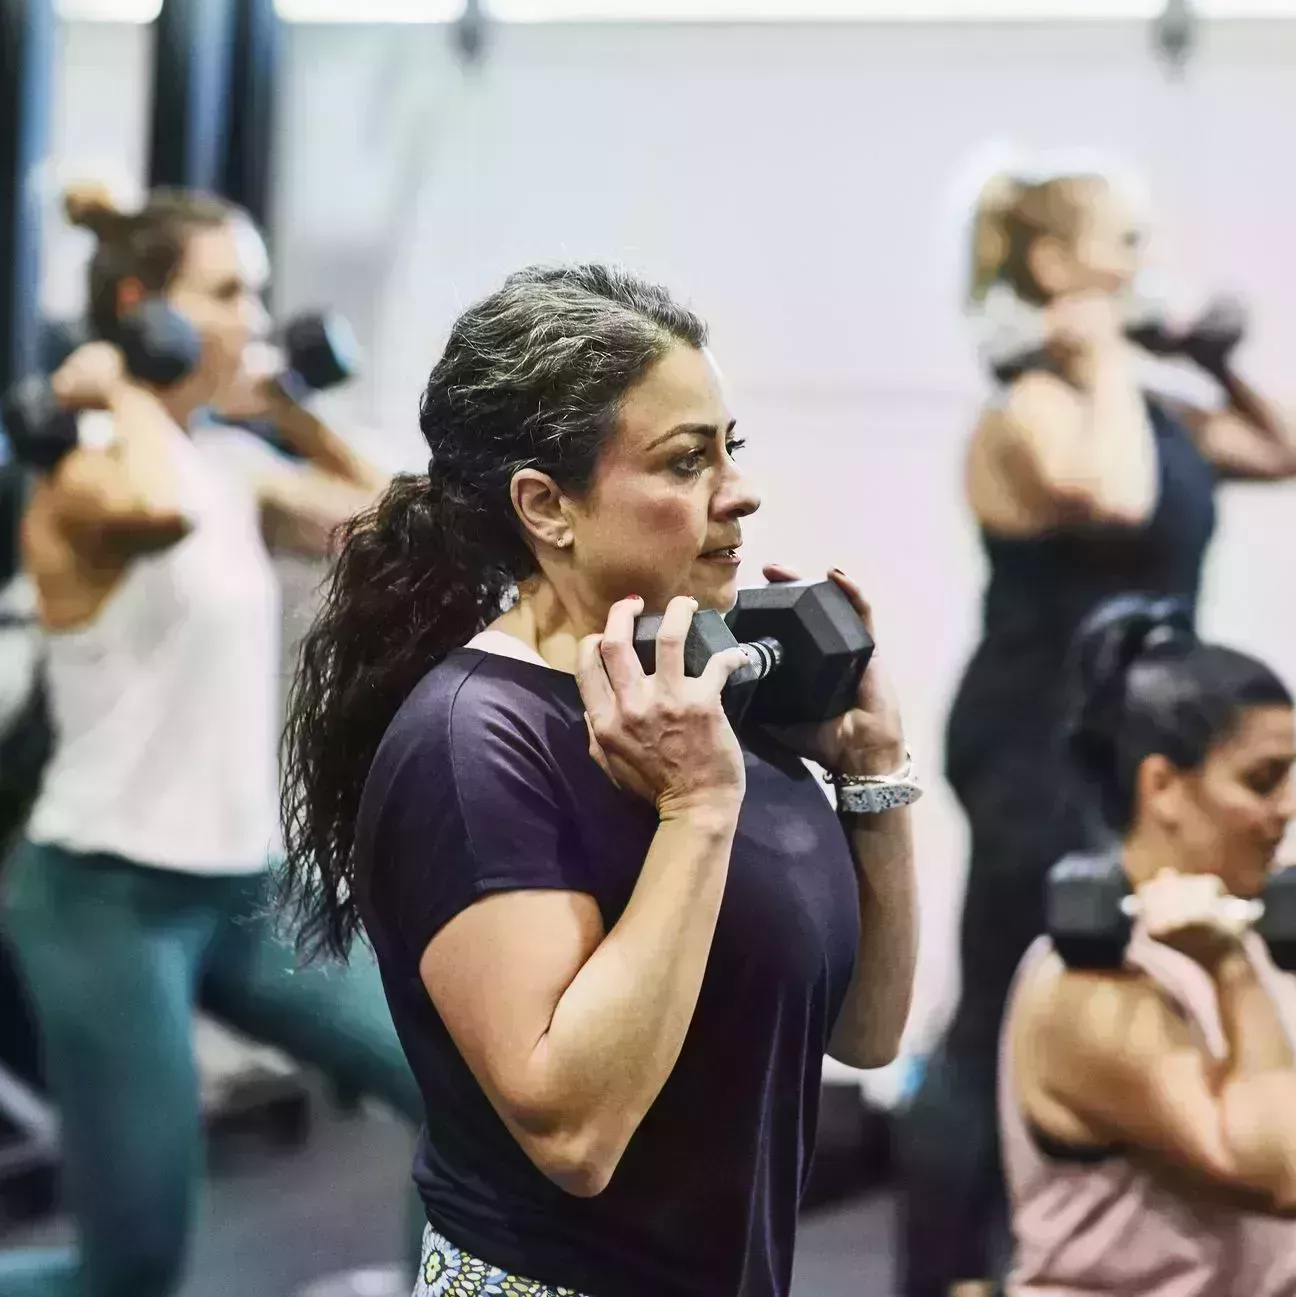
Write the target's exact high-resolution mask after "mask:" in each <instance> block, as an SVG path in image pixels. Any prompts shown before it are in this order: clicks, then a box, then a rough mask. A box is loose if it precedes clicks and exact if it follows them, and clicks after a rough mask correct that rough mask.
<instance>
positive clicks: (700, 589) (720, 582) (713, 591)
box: [689, 567, 738, 612]
mask: <svg viewBox="0 0 1296 1297" xmlns="http://www.w3.org/2000/svg"><path fill="white" fill-rule="evenodd" d="M689 593H690V594H692V596H693V598H695V599H696V600H697V601H698V603H699V604H700V605H701V606H702V607H703V608H714V609H716V611H718V612H728V611H729V609H730V608H732V607H733V606H734V603H735V601H736V600H737V598H738V569H737V568H736V567H731V568H727V569H726V568H720V569H719V570H718V571H715V572H708V573H707V574H706V576H705V578H704V579H703V580H702V581H698V582H696V583H695V586H694V589H693V590H691V591H690V592H689Z"/></svg>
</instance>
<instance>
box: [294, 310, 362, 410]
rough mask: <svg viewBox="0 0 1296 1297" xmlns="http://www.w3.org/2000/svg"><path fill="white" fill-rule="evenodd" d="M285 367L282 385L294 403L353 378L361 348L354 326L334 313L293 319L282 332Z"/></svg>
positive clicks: (299, 316)
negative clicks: (352, 327)
mask: <svg viewBox="0 0 1296 1297" xmlns="http://www.w3.org/2000/svg"><path fill="white" fill-rule="evenodd" d="M280 341H281V343H282V346H283V350H284V358H285V368H284V370H283V372H282V373H281V374H280V375H279V376H278V382H279V385H280V386H281V387H282V388H283V389H284V391H285V392H287V394H288V395H289V396H290V397H292V398H293V399H294V400H302V399H304V398H305V397H306V396H309V395H310V394H311V393H312V392H323V391H326V390H327V389H329V388H330V387H337V386H338V385H339V384H341V383H346V382H349V381H350V380H351V379H353V378H354V377H355V376H356V374H357V372H358V371H359V368H360V359H359V357H360V348H359V345H358V344H357V342H356V337H355V334H354V332H353V331H352V329H351V326H350V325H349V324H348V323H347V321H346V320H345V319H344V318H343V317H342V316H340V315H338V314H336V313H333V312H322V313H321V312H312V313H308V314H304V315H298V316H296V317H295V318H294V319H292V320H290V321H289V322H288V323H287V324H286V325H285V326H284V327H283V329H282V330H281V332H280Z"/></svg>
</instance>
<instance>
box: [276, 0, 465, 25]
mask: <svg viewBox="0 0 1296 1297" xmlns="http://www.w3.org/2000/svg"><path fill="white" fill-rule="evenodd" d="M275 12H276V13H278V15H279V17H280V18H282V19H283V20H284V21H285V22H290V23H449V22H455V21H456V20H458V19H459V18H462V17H463V12H464V0H275Z"/></svg>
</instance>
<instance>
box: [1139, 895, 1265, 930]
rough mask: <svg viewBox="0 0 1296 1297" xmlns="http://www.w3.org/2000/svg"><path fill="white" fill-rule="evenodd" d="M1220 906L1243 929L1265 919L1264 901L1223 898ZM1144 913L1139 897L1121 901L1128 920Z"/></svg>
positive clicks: (1233, 897) (1227, 917)
mask: <svg viewBox="0 0 1296 1297" xmlns="http://www.w3.org/2000/svg"><path fill="white" fill-rule="evenodd" d="M1219 905H1220V908H1221V911H1222V916H1223V917H1224V918H1225V919H1228V920H1229V921H1230V922H1236V923H1238V924H1239V926H1242V927H1248V928H1249V927H1252V926H1254V925H1255V924H1257V923H1259V922H1260V920H1261V918H1263V917H1264V912H1265V906H1264V902H1263V901H1254V900H1247V899H1245V898H1244V897H1241V896H1221V897H1220V899H1219ZM1142 912H1143V906H1142V904H1141V903H1140V902H1139V898H1138V897H1137V896H1126V897H1123V898H1122V900H1121V913H1122V914H1124V915H1126V916H1127V917H1128V918H1131V919H1136V918H1138V916H1139V915H1140V914H1142Z"/></svg>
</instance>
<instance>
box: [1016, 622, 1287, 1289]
mask: <svg viewBox="0 0 1296 1297" xmlns="http://www.w3.org/2000/svg"><path fill="white" fill-rule="evenodd" d="M1075 663H1076V691H1077V696H1076V701H1075V710H1074V714H1073V719H1072V722H1071V724H1070V726H1069V729H1068V735H1067V738H1068V746H1069V750H1070V753H1071V755H1072V756H1073V757H1074V758H1075V761H1076V764H1077V768H1078V770H1079V771H1080V772H1081V774H1082V775H1083V776H1084V777H1085V781H1086V782H1087V783H1088V784H1089V785H1090V786H1091V788H1092V790H1093V792H1094V794H1095V795H1096V798H1097V802H1098V805H1099V807H1100V809H1101V811H1102V815H1103V818H1104V820H1105V821H1106V823H1107V824H1108V826H1109V827H1110V828H1111V830H1112V832H1113V835H1114V841H1113V844H1112V847H1111V851H1112V857H1111V858H1112V860H1113V861H1115V860H1117V859H1119V861H1120V864H1121V866H1122V867H1123V869H1124V872H1125V874H1126V875H1127V877H1128V879H1129V883H1130V886H1131V888H1132V889H1133V891H1134V892H1135V893H1136V895H1137V896H1138V898H1139V902H1140V905H1139V913H1138V917H1137V918H1136V920H1135V922H1134V930H1133V936H1132V939H1131V940H1130V943H1129V945H1128V946H1127V948H1126V950H1125V956H1124V966H1123V967H1122V968H1119V969H1118V970H1116V971H1100V970H1091V969H1081V968H1078V967H1077V968H1068V967H1067V966H1066V965H1065V964H1064V963H1063V961H1062V959H1061V958H1060V956H1059V955H1058V953H1057V952H1056V951H1055V950H1054V948H1053V946H1052V943H1051V941H1050V940H1049V938H1047V937H1042V938H1040V939H1039V940H1038V941H1037V942H1036V943H1035V946H1034V947H1033V948H1032V949H1031V950H1030V952H1029V953H1028V954H1027V955H1026V957H1025V959H1024V960H1023V962H1022V965H1021V967H1020V969H1019V970H1018V974H1017V979H1016V983H1015V986H1014V989H1013V993H1012V997H1011V1000H1010V1006H1009V1012H1008V1017H1007V1020H1006V1024H1005V1030H1004V1036H1003V1047H1002V1048H1003V1052H1002V1060H1001V1068H1000V1081H999V1085H1000V1095H999V1110H1000V1120H1001V1130H1002V1137H1003V1149H1004V1164H1005V1168H1006V1171H1007V1176H1008V1182H1009V1188H1010V1192H1011V1201H1012V1219H1013V1231H1014V1235H1015V1242H1016V1256H1015V1263H1014V1266H1013V1269H1012V1274H1011V1279H1010V1281H1009V1283H1008V1292H1009V1294H1011V1295H1013V1297H1079V1295H1080V1294H1087V1293H1097V1292H1101V1293H1111V1294H1117V1295H1119V1297H1153V1295H1154V1294H1155V1297H1288V1295H1289V1294H1292V1293H1296V1061H1294V1060H1296V1054H1294V1048H1296V982H1293V979H1292V978H1291V977H1290V976H1288V975H1287V974H1284V973H1282V972H1280V971H1278V969H1277V968H1276V967H1275V965H1274V963H1273V961H1272V959H1271V958H1270V956H1269V953H1268V950H1267V948H1266V946H1265V944H1264V942H1263V941H1262V940H1261V939H1260V937H1259V936H1258V935H1256V934H1255V933H1254V932H1253V931H1250V930H1248V929H1247V927H1246V926H1245V923H1244V921H1243V920H1242V919H1240V918H1239V914H1238V910H1239V907H1237V906H1236V905H1230V904H1227V903H1224V902H1226V901H1227V898H1228V896H1229V895H1230V894H1231V895H1232V896H1237V897H1256V896H1258V895H1260V893H1261V892H1262V891H1263V889H1264V886H1265V881H1266V878H1267V876H1268V874H1269V872H1270V871H1271V870H1272V868H1273V867H1274V857H1275V853H1276V852H1277V850H1278V847H1279V843H1280V841H1281V839H1282V837H1283V834H1284V831H1285V829H1286V827H1287V823H1288V820H1289V819H1290V817H1291V815H1292V813H1293V810H1296V802H1294V801H1293V785H1292V777H1291V768H1292V763H1293V760H1294V759H1296V742H1294V740H1293V722H1292V699H1291V695H1290V693H1289V692H1288V690H1287V688H1286V687H1285V686H1284V685H1283V684H1282V682H1281V681H1279V680H1278V679H1277V678H1276V676H1275V675H1274V674H1273V672H1272V671H1270V670H1269V668H1267V667H1266V666H1264V665H1263V664H1262V663H1260V662H1257V661H1255V660H1254V659H1252V658H1249V657H1246V656H1244V655H1242V654H1240V653H1236V652H1233V651H1232V650H1229V649H1225V648H1220V647H1217V646H1213V645H1204V644H1201V643H1199V642H1198V641H1196V640H1195V639H1194V638H1193V636H1192V634H1191V632H1190V631H1189V630H1188V629H1187V624H1186V621H1185V620H1184V619H1183V618H1182V616H1181V614H1179V613H1177V612H1176V611H1175V610H1174V609H1173V607H1171V606H1169V605H1167V604H1165V603H1160V604H1157V603H1150V602H1148V601H1147V600H1144V599H1140V598H1137V597H1131V598H1124V599H1121V600H1117V601H1115V602H1113V603H1112V604H1110V605H1107V606H1105V607H1103V608H1102V609H1100V610H1099V611H1098V612H1097V613H1096V614H1095V615H1094V617H1093V619H1092V620H1091V622H1090V623H1089V624H1088V625H1087V626H1086V627H1085V628H1083V629H1082V631H1081V633H1080V637H1079V640H1078V643H1077V645H1076V655H1075Z"/></svg>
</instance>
